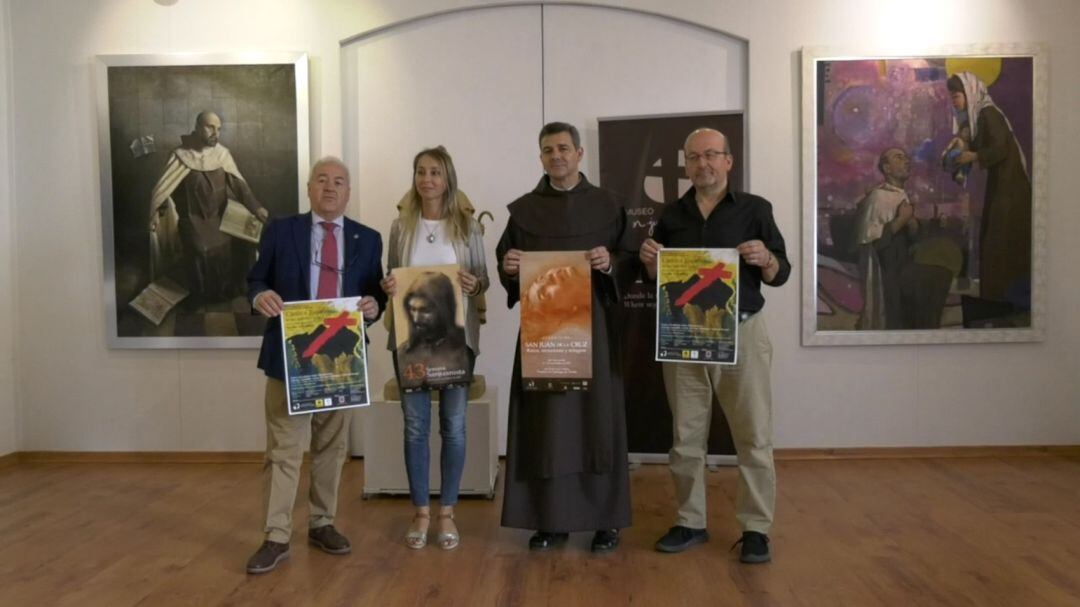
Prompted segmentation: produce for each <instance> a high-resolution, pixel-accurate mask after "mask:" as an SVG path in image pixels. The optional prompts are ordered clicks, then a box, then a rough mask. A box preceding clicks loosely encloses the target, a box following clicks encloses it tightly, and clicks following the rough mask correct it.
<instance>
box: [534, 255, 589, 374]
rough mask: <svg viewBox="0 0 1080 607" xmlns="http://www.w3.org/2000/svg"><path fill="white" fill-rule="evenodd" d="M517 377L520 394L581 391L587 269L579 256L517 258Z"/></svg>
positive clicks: (586, 354)
mask: <svg viewBox="0 0 1080 607" xmlns="http://www.w3.org/2000/svg"><path fill="white" fill-rule="evenodd" d="M520 285H521V376H522V384H523V386H524V388H525V389H526V390H552V391H563V390H587V389H588V388H589V383H590V380H591V379H592V270H591V268H590V267H589V260H588V258H587V257H586V256H585V251H542V252H526V253H522V255H521V280H520Z"/></svg>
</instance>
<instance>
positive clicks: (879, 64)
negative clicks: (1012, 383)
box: [802, 45, 1047, 346]
mask: <svg viewBox="0 0 1080 607" xmlns="http://www.w3.org/2000/svg"><path fill="white" fill-rule="evenodd" d="M1046 86H1047V67H1046V53H1045V51H1044V50H1043V48H1042V47H1041V46H1038V45H980V46H964V47H942V48H936V49H928V50H926V51H923V52H920V53H917V54H873V53H867V52H860V51H857V50H849V49H832V48H825V47H807V48H804V49H803V51H802V124H803V138H802V181H803V187H802V190H803V191H802V203H803V234H802V235H803V241H802V259H803V271H802V279H803V280H802V287H803V288H802V343H803V345H807V346H820V345H876V344H939V343H942V344H947V343H983V342H1029V341H1040V340H1042V339H1043V335H1044V332H1045V302H1046V291H1045V289H1046V277H1045V275H1044V270H1043V268H1044V266H1045V264H1044V263H1042V260H1043V258H1044V255H1045V250H1044V247H1045V244H1046V226H1045V217H1044V213H1045V206H1046V201H1045V191H1046V164H1047V162H1046V141H1047V135H1046V127H1047V124H1046V121H1047V118H1046V114H1047V113H1046V102H1047V101H1046V100H1047V94H1046Z"/></svg>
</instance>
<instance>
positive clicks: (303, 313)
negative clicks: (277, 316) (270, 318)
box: [281, 297, 371, 415]
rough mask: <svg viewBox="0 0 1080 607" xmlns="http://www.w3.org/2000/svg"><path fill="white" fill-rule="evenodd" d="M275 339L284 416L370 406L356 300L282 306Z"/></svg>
mask: <svg viewBox="0 0 1080 607" xmlns="http://www.w3.org/2000/svg"><path fill="white" fill-rule="evenodd" d="M281 340H282V347H283V348H284V349H285V391H286V396H287V403H288V407H289V415H303V414H306V413H322V412H325V411H334V410H337V409H346V408H349V407H363V406H366V405H369V404H370V403H371V394H370V390H369V389H368V374H367V350H366V349H365V348H364V317H363V314H362V313H361V312H360V298H359V297H342V298H338V299H320V300H315V301H296V302H286V303H285V309H284V311H283V312H282V313H281Z"/></svg>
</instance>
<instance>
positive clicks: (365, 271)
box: [247, 213, 386, 380]
mask: <svg viewBox="0 0 1080 607" xmlns="http://www.w3.org/2000/svg"><path fill="white" fill-rule="evenodd" d="M382 277H383V271H382V236H380V235H379V233H378V232H376V231H375V230H372V229H371V228H369V227H367V226H365V225H362V224H360V223H357V222H355V221H353V220H351V219H349V218H348V217H346V218H345V274H344V276H343V277H342V279H343V282H342V284H341V293H342V296H343V297H357V296H362V295H371V296H372V297H374V298H375V300H376V301H378V302H379V314H380V315H381V314H382V311H383V310H384V309H386V294H385V293H383V290H382V288H381V287H380V286H379V281H380V280H382ZM247 282H248V301H253V300H254V299H255V296H256V295H258V294H259V293H262V292H263V291H265V290H267V289H273V290H274V291H277V293H278V295H280V296H281V298H282V299H283V300H285V301H304V300H308V299H311V294H310V290H311V213H304V214H302V215H293V216H292V217H285V218H282V219H276V220H274V221H272V222H271V223H270V225H268V226H267V227H266V232H265V233H264V234H263V237H262V242H261V243H260V245H259V260H258V261H256V262H255V265H254V267H252V268H251V271H250V272H248V277H247ZM259 368H260V369H262V370H263V371H264V372H266V374H267V375H269V376H270V377H274V378H277V379H281V380H284V379H285V354H284V350H283V349H282V345H281V318H280V317H276V318H271V319H270V321H269V322H267V323H266V333H265V334H264V335H263V343H262V350H261V351H260V352H259Z"/></svg>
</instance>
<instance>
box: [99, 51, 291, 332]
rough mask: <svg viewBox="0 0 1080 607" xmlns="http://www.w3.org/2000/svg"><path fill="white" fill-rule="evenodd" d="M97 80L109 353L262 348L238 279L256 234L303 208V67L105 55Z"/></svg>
mask: <svg viewBox="0 0 1080 607" xmlns="http://www.w3.org/2000/svg"><path fill="white" fill-rule="evenodd" d="M95 76H96V86H97V89H96V95H97V107H98V145H99V161H100V171H101V217H102V221H101V225H102V254H103V258H104V264H103V266H104V296H105V308H106V318H105V324H106V341H107V342H108V345H109V347H111V348H254V347H258V345H259V344H260V343H261V341H262V335H263V332H264V330H265V320H264V319H263V318H262V317H260V316H258V315H256V314H254V313H253V312H252V311H251V309H250V305H249V304H248V302H247V297H246V287H245V284H244V277H245V275H246V273H247V270H248V268H250V265H251V263H253V262H254V259H255V255H256V254H257V247H258V245H257V244H256V243H257V240H258V237H259V234H260V232H261V226H262V224H263V223H265V222H266V221H268V220H269V219H272V218H274V217H278V216H286V215H292V214H295V213H297V212H298V211H299V209H300V205H301V204H305V206H306V203H305V201H306V200H307V199H306V196H305V195H304V191H305V184H304V181H303V178H304V177H305V176H306V174H307V170H308V168H309V164H310V157H309V106H308V58H307V55H306V54H305V53H301V52H268V53H235V54H162V55H99V56H98V57H97V61H96V63H95Z"/></svg>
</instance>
